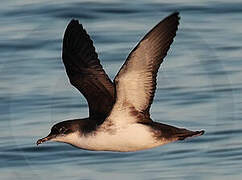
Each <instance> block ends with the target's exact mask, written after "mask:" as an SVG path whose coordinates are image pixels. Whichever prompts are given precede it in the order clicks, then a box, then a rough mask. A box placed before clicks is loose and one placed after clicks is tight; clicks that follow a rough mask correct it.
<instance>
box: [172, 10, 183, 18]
mask: <svg viewBox="0 0 242 180" xmlns="http://www.w3.org/2000/svg"><path fill="white" fill-rule="evenodd" d="M173 16H175V17H177V18H178V20H179V19H180V18H181V17H180V13H179V11H174V12H173V13H172V14H171V15H170V17H173Z"/></svg>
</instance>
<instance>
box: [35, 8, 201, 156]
mask: <svg viewBox="0 0 242 180" xmlns="http://www.w3.org/2000/svg"><path fill="white" fill-rule="evenodd" d="M179 19H180V15H179V12H173V13H172V14H170V15H169V16H167V17H166V18H164V19H163V20H161V21H160V22H159V23H158V24H157V25H156V26H154V27H153V28H152V29H151V30H150V31H149V32H148V33H147V34H146V35H145V36H144V37H143V38H142V39H141V41H140V42H139V43H138V44H137V45H136V47H135V48H134V49H133V50H132V51H131V52H130V54H129V55H128V57H127V59H126V61H125V62H124V64H123V65H122V66H121V68H120V70H119V72H118V73H117V75H116V76H115V78H114V80H113V81H111V80H110V78H109V77H108V75H107V74H106V73H105V71H104V69H103V67H102V65H101V64H100V60H99V58H98V54H97V52H96V50H95V47H94V45H93V41H92V40H91V38H90V36H89V35H88V33H87V31H86V30H85V29H84V28H83V26H82V24H79V21H78V20H75V19H72V20H71V21H70V23H69V24H68V25H67V28H66V30H65V33H64V37H63V46H62V60H63V63H64V66H65V69H66V73H67V76H68V77H69V81H70V83H71V84H72V85H73V86H74V87H76V88H77V89H78V90H79V91H80V93H81V94H83V95H84V97H85V98H86V100H87V103H88V106H89V117H87V118H83V119H73V120H65V121H62V122H59V123H57V124H55V125H54V126H53V127H52V128H51V131H50V133H49V135H48V136H46V137H44V138H41V139H39V140H38V141H37V142H36V144H37V145H39V144H41V143H43V142H46V141H54V142H62V143H67V144H70V145H72V146H74V147H77V148H80V149H84V150H91V151H117V152H131V151H139V150H145V149H150V148H154V147H158V146H161V145H164V144H167V143H170V142H175V141H178V140H184V139H186V138H189V137H194V136H201V135H203V134H204V132H205V131H204V130H199V131H192V130H188V129H184V128H178V127H174V126H171V125H167V124H163V123H160V122H155V121H153V120H152V119H151V116H150V108H151V104H152V102H153V99H154V95H155V91H156V83H157V82H156V81H157V80H156V77H157V73H158V69H159V67H160V65H161V63H162V62H163V60H164V58H165V57H166V55H167V52H168V50H169V49H170V45H171V44H172V42H173V40H174V38H175V36H176V32H177V30H178V25H179Z"/></svg>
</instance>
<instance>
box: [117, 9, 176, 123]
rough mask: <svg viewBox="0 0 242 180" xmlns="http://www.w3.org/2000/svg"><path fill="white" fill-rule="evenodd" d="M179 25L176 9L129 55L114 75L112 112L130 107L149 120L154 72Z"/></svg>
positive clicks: (135, 112) (154, 78) (153, 91)
mask: <svg viewBox="0 0 242 180" xmlns="http://www.w3.org/2000/svg"><path fill="white" fill-rule="evenodd" d="M178 24H179V16H178V13H177V12H176V13H173V14H171V15H170V16H168V17H166V18H165V19H164V20H162V21H161V22H160V23H158V24H157V25H156V26H155V27H154V28H153V29H152V30H151V31H150V32H149V33H148V34H146V35H145V36H144V38H143V39H142V40H141V41H140V42H139V43H138V45H137V46H136V47H135V48H134V49H133V50H132V52H131V53H130V54H129V56H128V58H127V60H126V61H125V63H124V64H123V66H122V67H121V69H120V71H119V73H118V74H117V75H116V77H115V85H116V95H117V97H116V102H115V105H114V108H113V110H112V113H113V111H114V112H115V111H119V110H120V109H127V107H129V109H130V111H131V112H132V113H133V114H137V115H141V114H143V115H144V117H145V118H143V119H144V120H147V119H149V109H150V106H151V104H152V102H153V98H154V94H155V89H156V76H157V71H158V69H159V67H160V64H161V63H162V62H163V59H164V57H165V56H166V54H167V51H168V50H169V48H170V45H171V43H172V42H173V39H174V37H175V36H176V31H177V29H178ZM125 107H126V108H125ZM139 119H142V118H139Z"/></svg>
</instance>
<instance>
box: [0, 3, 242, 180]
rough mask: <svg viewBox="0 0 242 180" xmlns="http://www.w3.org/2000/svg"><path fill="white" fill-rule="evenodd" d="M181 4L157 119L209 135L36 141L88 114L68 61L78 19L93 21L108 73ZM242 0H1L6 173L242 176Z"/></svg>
mask: <svg viewBox="0 0 242 180" xmlns="http://www.w3.org/2000/svg"><path fill="white" fill-rule="evenodd" d="M175 10H178V11H180V13H181V23H180V26H179V31H178V33H177V37H176V38H175V41H174V43H173V45H172V47H171V49H170V51H169V53H168V56H167V58H166V59H165V62H164V64H163V66H162V68H161V69H160V71H159V76H158V85H157V91H156V96H155V99H154V103H153V106H152V110H151V111H152V117H153V119H154V120H157V121H160V122H164V123H168V124H172V125H175V126H181V127H187V128H188V129H194V130H195V129H205V130H206V134H205V135H203V136H202V137H198V138H194V139H189V140H186V141H184V142H177V143H172V144H168V145H165V146H162V147H158V148H155V149H151V150H146V151H140V152H130V153H113V152H91V151H85V150H79V149H76V148H73V147H72V146H69V145H66V144H60V143H59V144H58V143H47V144H45V145H43V146H41V147H36V145H35V141H36V140H37V139H38V138H39V137H42V136H43V135H45V134H47V133H48V132H49V129H50V127H51V125H53V124H54V123H56V122H59V121H61V120H64V119H72V118H76V117H85V116H87V112H88V107H87V103H86V100H85V99H84V97H83V96H80V94H79V92H78V91H77V90H75V89H74V88H73V87H72V86H71V85H70V84H69V82H68V79H67V77H66V74H65V71H64V66H63V64H62V62H61V46H62V36H63V31H64V29H65V27H66V25H67V23H68V22H69V21H70V19H71V18H76V19H78V20H79V21H80V22H81V23H82V24H83V26H84V27H85V28H86V29H87V31H88V33H89V34H90V36H91V37H92V39H93V40H94V44H95V46H96V49H97V51H98V53H99V57H100V59H101V60H102V64H103V66H104V68H105V70H106V72H107V73H108V74H109V76H110V77H111V78H114V76H115V74H116V72H117V71H118V70H119V67H120V66H121V65H122V63H123V61H124V60H125V58H126V57H127V55H128V53H129V52H130V50H131V49H132V48H133V47H134V46H135V44H136V43H137V42H138V41H139V40H140V38H142V36H143V35H144V34H145V33H146V32H147V31H148V30H149V29H150V28H152V27H153V26H154V25H155V24H156V23H157V22H159V21H160V20H161V19H163V18H164V17H165V16H167V15H168V14H169V13H171V12H173V11H175ZM241 12H242V4H241V2H240V1H234V2H233V3H231V2H227V1H213V2H209V1H207V2H200V3H195V2H194V1H190V0H183V1H179V2H178V1H175V0H174V1H171V2H169V3H161V2H159V1H156V0H152V1H149V3H148V2H147V1H139V2H136V1H134V2H126V1H121V0H119V1H112V0H102V1H90V2H89V1H85V2H79V1H76V0H72V1H66V0H61V1H58V2H53V1H49V0H44V1H41V2H33V1H29V0H24V1H3V2H2V4H1V7H0V26H1V28H0V39H1V41H0V83H1V85H0V120H1V126H0V132H1V133H0V173H1V180H2V179H3V180H13V179H26V180H27V179H31V180H32V179H33V178H34V179H40V180H42V179H47V178H50V179H60V178H62V179H68V180H72V179H73V180H74V179H90V180H92V179H113V177H115V179H120V180H121V179H201V180H202V179H222V180H223V179H224V180H225V179H226V180H227V179H230V178H232V179H241V175H242V173H241V168H242V164H241V160H242V143H241V137H242V130H241V127H242V121H241V120H242V119H241V114H242V113H241V109H242V106H241V104H242V101H241V99H242V97H241V95H240V94H241V88H242V86H241V76H242V74H241V72H242V71H241V70H242V61H241V58H240V57H241V49H242V46H241V42H242V38H241V37H242V36H241V34H242V23H241Z"/></svg>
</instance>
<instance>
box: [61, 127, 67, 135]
mask: <svg viewBox="0 0 242 180" xmlns="http://www.w3.org/2000/svg"><path fill="white" fill-rule="evenodd" d="M66 132H67V129H66V128H64V127H61V128H60V130H59V133H61V134H65V133H66Z"/></svg>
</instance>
